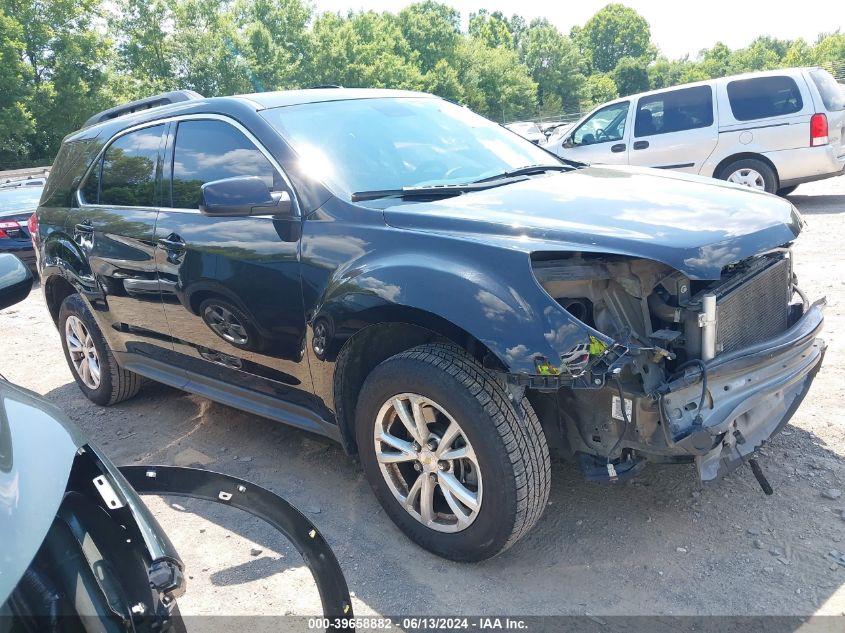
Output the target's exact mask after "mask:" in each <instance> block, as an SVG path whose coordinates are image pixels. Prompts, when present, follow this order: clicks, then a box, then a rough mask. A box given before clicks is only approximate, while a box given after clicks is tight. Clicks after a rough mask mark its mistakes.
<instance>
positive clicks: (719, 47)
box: [698, 42, 733, 78]
mask: <svg viewBox="0 0 845 633" xmlns="http://www.w3.org/2000/svg"><path fill="white" fill-rule="evenodd" d="M698 57H699V59H700V66H701V70H702V71H704V72H705V73H706V74H707V76H708V77H710V78H716V77H724V76H725V75H729V74H730V73H731V68H732V67H733V60H732V54H731V49H729V48H728V47H727V46H726V45H725V44H724V43H722V42H716V43H715V44H714V45H713V47H712V48H705V49H703V50H701V51H700V52H699V54H698Z"/></svg>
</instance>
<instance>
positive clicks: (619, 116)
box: [572, 101, 628, 145]
mask: <svg viewBox="0 0 845 633" xmlns="http://www.w3.org/2000/svg"><path fill="white" fill-rule="evenodd" d="M627 120H628V102H627V101H623V102H621V103H614V104H612V105H609V106H606V107H604V108H602V109H600V110H597V111H596V112H595V113H593V115H592V116H591V117H590V118H589V119H587V120H586V121H584V122H583V123H582V124H581V125H579V126H578V128H577V129H576V130H575V132H573V133H572V142H573V144H574V145H595V144H597V143H610V142H614V141H621V140H622V137H623V136H625V123H626V121H627Z"/></svg>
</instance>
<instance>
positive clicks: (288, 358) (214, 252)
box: [155, 118, 311, 405]
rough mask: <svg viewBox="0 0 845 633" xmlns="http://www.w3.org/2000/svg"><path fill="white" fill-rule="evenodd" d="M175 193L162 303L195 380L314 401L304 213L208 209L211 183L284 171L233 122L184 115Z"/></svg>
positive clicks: (166, 230)
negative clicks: (204, 209)
mask: <svg viewBox="0 0 845 633" xmlns="http://www.w3.org/2000/svg"><path fill="white" fill-rule="evenodd" d="M166 156H167V158H166V160H167V167H166V168H165V171H166V173H167V174H168V176H169V178H168V182H169V184H170V186H169V187H166V189H169V191H168V192H167V196H168V198H169V200H168V203H169V206H168V208H162V209H161V212H160V214H159V219H158V222H157V225H156V232H155V240H156V266H157V270H158V276H159V281H160V285H161V292H162V299H163V301H164V306H165V307H164V311H165V314H166V315H167V320H168V323H169V326H170V332H171V335H172V337H173V342H174V346H175V349H176V351H177V355H178V362H179V364H180V365H181V367H182V368H183V369H184V370H185V371H186V373H187V375H188V379H189V384H190V383H193V385H194V387H195V389H194V390H198V391H200V392H202V388H201V386H202V383H203V381H204V380H207V379H211V380H215V381H219V382H218V383H217V384H216V387H215V388H220V384H226V385H232V386H234V387H237V388H242V389H250V390H254V391H259V392H261V393H264V394H266V395H270V396H274V397H279V398H283V399H285V400H288V401H291V402H294V403H297V404H303V405H307V404H308V402H309V401H310V397H309V396H308V394H309V392H310V391H311V376H310V372H309V369H308V365H307V359H306V358H305V355H304V340H305V338H304V337H305V314H304V310H303V306H302V289H301V285H300V278H299V237H300V233H301V222H302V219H301V218H300V217H286V218H273V217H266V216H257V217H232V218H226V217H209V216H205V215H202V214H201V213H200V211H199V208H198V207H199V200H200V188H201V186H202V185H203V184H204V183H207V182H211V181H214V180H220V179H223V178H231V177H235V176H258V177H260V178H262V179H264V180H265V182H266V183H267V185H268V186H269V187H270V188H271V189H272V190H274V191H288V193H289V194H290V195H291V197H292V199H293V194H294V192H293V191H291V190H290V188H289V186H288V185H287V183H286V181H285V180H284V178H283V177H282V175H281V173H280V171H279V169H277V167H275V166H274V165H273V164H272V163H271V162H270V160H269V159H268V155H266V154H265V153H264V152H263V151H261V150H260V149H259V147H258V145H257V143H256V141H255V140H254V139H252V138H251V137H250V136H248V135H247V132H246V131H245V130H244V129H243V128H241V127H239V126H238V125H237V124H236V123H234V122H232V121H229V120H224V119H221V118H208V119H205V118H202V119H185V120H181V121H179V122H178V123H174V124H173V125H172V128H171V132H170V135H169V141H168V150H167V154H166Z"/></svg>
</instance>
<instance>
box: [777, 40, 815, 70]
mask: <svg viewBox="0 0 845 633" xmlns="http://www.w3.org/2000/svg"><path fill="white" fill-rule="evenodd" d="M782 63H783V65H784V66H786V67H798V66H810V65H811V64H812V63H813V49H812V48H811V47H810V45H809V44H807V42H806V41H804V40H803V39H802V38H800V37H799V38H798V39H797V40H795V41H794V42H792V44H790V46H789V48H788V49H787V50H786V53H785V54H784V56H783V60H782Z"/></svg>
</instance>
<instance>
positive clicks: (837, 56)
mask: <svg viewBox="0 0 845 633" xmlns="http://www.w3.org/2000/svg"><path fill="white" fill-rule="evenodd" d="M813 61H814V62H815V63H816V64H818V65H819V66H824V67H825V68H827V69H828V70H838V72H839V80H840V81H842V78H843V76H845V33H840V32H839V31H837V32H836V33H830V34H827V35H823V36H819V40H818V42H817V43H816V45H815V47H814V48H813Z"/></svg>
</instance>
